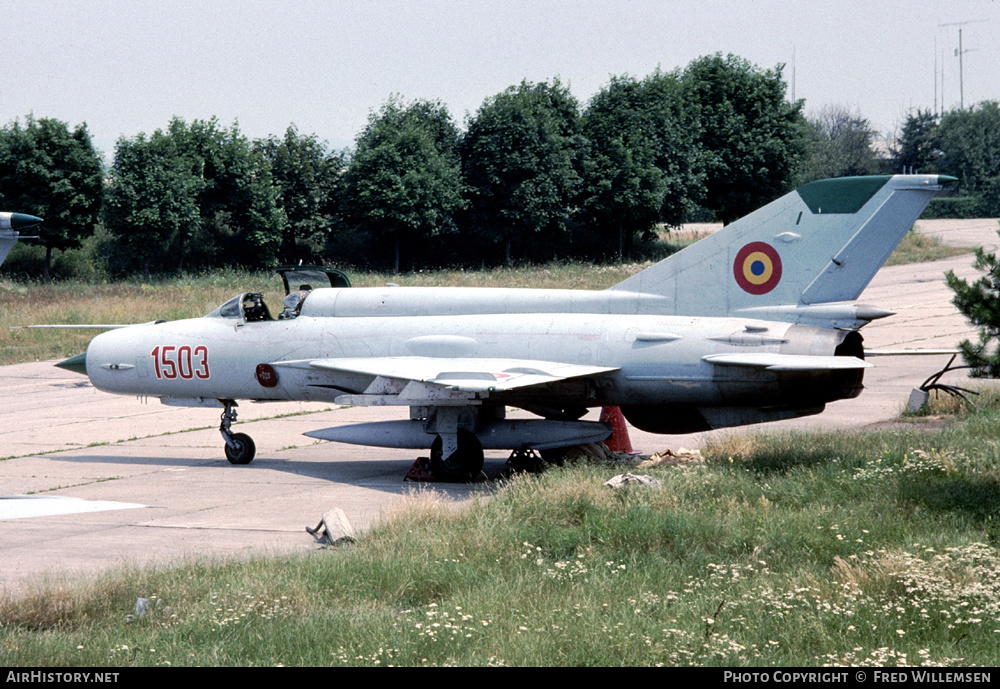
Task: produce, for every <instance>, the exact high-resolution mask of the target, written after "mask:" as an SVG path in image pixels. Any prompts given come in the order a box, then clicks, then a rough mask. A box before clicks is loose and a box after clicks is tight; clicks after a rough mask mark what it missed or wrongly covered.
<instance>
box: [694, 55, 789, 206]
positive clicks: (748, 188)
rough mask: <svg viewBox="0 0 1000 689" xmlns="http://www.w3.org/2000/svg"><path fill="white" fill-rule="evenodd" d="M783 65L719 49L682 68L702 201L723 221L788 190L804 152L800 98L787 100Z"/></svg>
mask: <svg viewBox="0 0 1000 689" xmlns="http://www.w3.org/2000/svg"><path fill="white" fill-rule="evenodd" d="M781 70H782V67H781V66H778V67H776V68H775V69H770V70H763V71H762V70H760V69H758V68H757V67H755V66H753V65H751V64H750V63H749V62H748V61H746V60H744V59H742V58H739V57H736V56H734V55H728V56H726V57H722V55H721V54H715V55H711V56H708V57H702V58H698V59H697V60H694V61H693V62H691V64H689V65H688V66H687V68H686V69H685V70H684V72H683V76H682V81H683V90H684V95H685V101H686V102H687V103H688V105H689V107H690V108H691V112H692V117H693V119H694V122H695V123H696V127H697V129H696V131H697V142H698V146H699V148H700V164H701V166H702V170H703V172H704V175H705V183H704V194H703V197H702V199H701V200H700V202H701V204H702V205H703V206H704V207H705V208H708V209H710V210H712V211H714V212H715V213H716V215H717V216H718V217H719V219H720V220H722V221H723V222H726V223H728V222H732V221H733V220H736V219H737V218H739V217H741V216H743V215H745V214H746V213H749V212H750V211H753V210H755V209H757V208H759V207H760V206H761V205H763V204H764V203H767V202H769V201H771V200H772V199H774V198H776V197H778V196H780V195H781V194H783V193H785V192H787V191H788V189H789V187H790V186H791V182H792V178H793V174H794V172H795V169H796V167H797V164H798V161H799V158H800V157H801V155H802V153H803V151H804V144H805V127H804V122H805V120H804V118H803V116H802V112H801V110H802V101H799V102H797V103H789V102H788V101H787V100H786V99H785V90H786V89H785V82H784V79H782V76H781Z"/></svg>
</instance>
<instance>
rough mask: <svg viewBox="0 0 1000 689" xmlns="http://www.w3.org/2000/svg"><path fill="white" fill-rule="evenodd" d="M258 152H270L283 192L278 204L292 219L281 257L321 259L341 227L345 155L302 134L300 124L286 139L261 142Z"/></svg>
mask: <svg viewBox="0 0 1000 689" xmlns="http://www.w3.org/2000/svg"><path fill="white" fill-rule="evenodd" d="M254 150H255V151H258V152H260V153H261V154H262V155H263V156H264V160H265V161H266V162H267V164H268V167H269V168H270V170H271V176H272V178H273V179H274V183H275V184H276V185H277V187H278V190H279V195H278V204H279V205H280V206H281V208H282V209H284V211H285V215H286V216H287V218H288V225H287V227H286V230H285V232H284V235H283V237H282V242H281V249H280V254H281V260H282V261H284V262H294V261H297V260H299V259H302V260H309V261H312V260H316V259H318V258H319V257H320V255H321V254H322V253H323V249H324V247H325V246H326V243H327V241H328V240H329V238H330V234H331V232H333V231H334V229H335V228H336V227H337V226H338V222H337V218H338V216H339V213H340V209H339V201H340V185H341V179H342V175H343V172H344V170H345V168H346V162H345V157H346V156H345V154H344V153H342V152H337V153H335V152H331V151H328V150H327V148H326V146H325V145H324V144H323V143H321V142H320V141H319V140H318V139H317V137H316V136H315V135H310V136H304V135H301V134H299V132H298V130H297V129H296V128H295V125H291V126H289V127H288V129H287V130H285V136H284V137H283V138H280V139H279V138H277V137H274V136H271V137H268V138H266V139H261V140H258V141H256V142H255V143H254Z"/></svg>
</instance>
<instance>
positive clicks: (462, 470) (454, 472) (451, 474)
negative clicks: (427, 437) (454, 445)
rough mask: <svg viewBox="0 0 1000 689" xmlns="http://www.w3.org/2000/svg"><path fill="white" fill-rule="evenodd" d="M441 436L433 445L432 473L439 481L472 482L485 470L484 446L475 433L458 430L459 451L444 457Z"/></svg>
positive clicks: (435, 439)
mask: <svg viewBox="0 0 1000 689" xmlns="http://www.w3.org/2000/svg"><path fill="white" fill-rule="evenodd" d="M443 445H444V443H443V442H442V441H441V436H438V437H436V438H434V442H433V443H432V444H431V473H432V474H433V475H434V478H435V479H437V480H438V481H471V480H473V479H474V478H476V477H477V476H479V472H480V471H482V470H483V445H482V443H480V442H479V438H477V437H476V434H475V433H471V432H469V431H466V430H464V429H461V428H460V429H458V449H457V450H455V452H454V453H453V454H452V455H451V456H450V457H442V456H441V455H442V454H443V453H442V447H443Z"/></svg>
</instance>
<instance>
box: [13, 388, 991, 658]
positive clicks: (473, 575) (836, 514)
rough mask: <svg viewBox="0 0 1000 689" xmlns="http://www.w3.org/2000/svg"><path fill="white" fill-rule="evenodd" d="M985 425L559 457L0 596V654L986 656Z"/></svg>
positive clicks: (742, 439)
mask: <svg viewBox="0 0 1000 689" xmlns="http://www.w3.org/2000/svg"><path fill="white" fill-rule="evenodd" d="M998 423H1000V409H998V406H997V404H996V402H995V401H994V402H993V403H991V405H990V406H989V407H987V408H983V409H980V410H977V411H972V412H966V413H963V415H961V416H960V417H953V418H952V419H951V421H950V422H949V424H948V425H947V426H946V427H945V428H944V429H943V430H935V431H931V430H926V429H924V428H922V427H921V426H920V425H919V424H917V423H916V422H914V423H913V424H912V427H911V428H908V429H904V430H883V431H867V432H858V433H843V432H837V433H829V434H807V433H801V432H798V433H769V434H745V433H734V434H731V435H726V436H722V437H720V438H718V439H717V440H715V441H712V442H710V443H708V445H707V446H706V447H705V448H704V451H703V452H704V455H705V457H706V462H705V463H703V464H694V465H691V464H688V465H678V466H673V467H652V468H644V469H642V470H641V472H642V473H647V474H649V475H652V476H654V477H655V478H656V479H658V480H659V481H660V483H661V488H660V489H658V490H656V489H649V488H636V487H632V488H630V489H628V490H624V491H613V490H611V489H609V488H607V487H605V486H604V485H603V483H604V481H606V480H607V479H608V478H610V477H611V476H612V475H614V474H616V473H620V472H621V468H620V467H608V466H600V465H582V464H576V465H570V466H567V467H563V468H557V469H552V470H550V471H548V472H546V473H544V474H541V475H518V476H514V477H512V478H511V479H510V480H508V481H506V482H504V483H502V484H500V485H497V486H495V488H494V490H492V491H491V492H490V493H488V494H486V495H484V496H482V497H481V498H479V499H476V500H474V501H473V502H472V503H471V504H470V505H468V506H466V507H465V508H464V509H454V508H455V507H456V505H455V504H454V503H451V502H449V501H447V500H445V499H444V498H442V497H440V496H439V495H437V494H435V493H433V492H425V493H420V494H417V495H415V496H414V497H413V499H412V500H410V501H408V503H407V504H406V505H405V506H404V507H402V508H400V509H398V510H397V511H395V512H393V513H392V514H390V515H387V517H386V519H385V520H384V521H383V522H382V523H381V524H380V525H379V526H377V527H376V528H374V529H373V530H372V531H370V532H369V533H367V534H365V535H363V536H362V537H361V538H360V540H359V541H358V542H357V543H356V544H354V545H353V546H350V547H345V548H341V549H329V550H319V549H317V550H316V551H315V552H313V553H311V554H309V555H307V556H300V557H292V558H283V559H277V560H272V559H265V558H260V559H252V560H247V561H240V562H226V563H223V562H215V563H213V562H206V561H190V562H186V563H181V564H179V565H177V566H175V567H172V568H164V569H159V570H155V569H149V570H131V571H120V572H115V573H110V574H107V575H105V576H104V577H102V578H100V579H98V580H95V581H91V582H85V583H81V584H79V585H76V586H59V587H54V586H53V587H48V588H46V587H44V586H41V585H40V586H38V588H37V589H36V590H35V591H34V592H33V593H32V594H30V595H27V596H24V597H21V598H16V599H13V598H12V599H7V600H4V601H2V602H0V663H2V664H4V665H6V666H32V667H35V666H50V665H51V666H95V667H100V666H125V665H140V666H157V665H333V666H337V665H351V666H353V665H401V666H414V665H417V666H419V665H433V666H440V665H463V666H465V665H486V666H489V665H514V666H550V665H563V666H569V665H587V666H618V665H668V666H686V665H697V666H743V667H750V666H766V667H774V666H818V665H841V666H843V665H870V666H895V665H910V666H968V665H978V666H992V665H995V663H996V648H997V641H998V639H1000V550H998V543H1000V443H998V442H997V441H996V438H995V432H994V429H995V428H996V426H997V424H998ZM140 597H141V598H145V599H147V600H148V601H149V603H148V605H147V608H146V612H145V614H143V615H142V616H137V614H136V601H137V598H140Z"/></svg>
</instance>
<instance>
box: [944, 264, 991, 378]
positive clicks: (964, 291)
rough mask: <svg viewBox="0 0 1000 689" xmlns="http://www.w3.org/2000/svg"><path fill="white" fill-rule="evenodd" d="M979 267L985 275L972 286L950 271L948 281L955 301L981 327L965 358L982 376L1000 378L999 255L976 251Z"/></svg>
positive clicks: (966, 348)
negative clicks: (976, 340)
mask: <svg viewBox="0 0 1000 689" xmlns="http://www.w3.org/2000/svg"><path fill="white" fill-rule="evenodd" d="M976 267H977V268H978V269H979V270H982V271H984V272H985V275H983V276H982V277H981V278H979V279H978V280H976V281H975V282H973V283H972V284H969V283H968V282H966V281H965V280H962V279H961V278H958V277H956V276H955V273H954V272H953V271H948V272H947V273H946V274H945V278H946V280H947V282H948V286H949V287H950V288H951V289H952V290H953V291H954V292H955V297H954V298H953V299H952V302H953V303H954V304H955V306H956V307H957V308H958V310H959V311H961V312H962V314H963V315H965V317H966V318H968V319H969V322H970V323H972V324H973V325H975V326H977V327H978V328H979V341H978V342H976V343H973V342H971V341H969V340H963V341H962V343H961V344H960V345H959V348H960V349H961V350H962V358H963V359H965V363H966V364H968V365H969V366H971V367H972V374H973V375H974V376H978V377H988V378H1000V348H998V347H997V342H998V341H1000V262H998V261H997V257H996V254H992V253H986V252H985V251H984V250H983V249H982V248H980V249H977V250H976Z"/></svg>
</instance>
